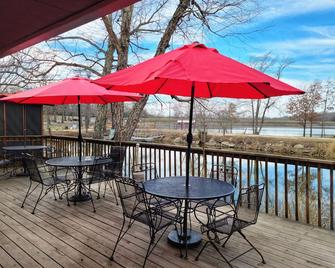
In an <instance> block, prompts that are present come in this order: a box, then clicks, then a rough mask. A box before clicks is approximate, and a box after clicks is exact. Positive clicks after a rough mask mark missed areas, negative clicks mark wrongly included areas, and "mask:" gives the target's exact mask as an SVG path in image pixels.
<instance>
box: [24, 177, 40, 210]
mask: <svg viewBox="0 0 335 268" xmlns="http://www.w3.org/2000/svg"><path fill="white" fill-rule="evenodd" d="M29 183H30V184H29V188H28V191H27V193H26V196H25V197H24V199H23V202H22V205H21V208H23V207H24V203H25V202H26V199H27V197H28V195H29V194H31V193H32V192H33V191H35V189H36V188H37V186H38V185H36V186H35V188H34V190H32V191H31V193H29V191H30V188H31V186H32V182H31V180H29Z"/></svg>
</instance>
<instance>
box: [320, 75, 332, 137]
mask: <svg viewBox="0 0 335 268" xmlns="http://www.w3.org/2000/svg"><path fill="white" fill-rule="evenodd" d="M322 87H323V90H322V92H323V94H322V105H323V111H322V115H321V137H325V136H326V129H325V120H326V114H327V112H330V111H334V109H335V80H330V79H329V80H327V81H326V82H325V84H323V86H322Z"/></svg>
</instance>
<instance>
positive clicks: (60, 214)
mask: <svg viewBox="0 0 335 268" xmlns="http://www.w3.org/2000/svg"><path fill="white" fill-rule="evenodd" d="M27 186H28V179H27V178H25V177H20V178H14V177H13V178H10V179H0V266H1V267H29V268H31V267H92V268H93V267H141V266H142V263H143V260H144V255H145V252H146V247H147V245H148V244H147V242H148V232H147V228H146V226H144V225H142V224H138V223H135V224H134V226H133V228H132V229H131V230H130V231H129V235H126V236H125V238H124V239H123V240H122V241H121V243H120V246H119V247H118V249H117V251H116V254H115V261H114V262H112V261H110V260H109V258H108V257H109V256H110V254H111V252H112V250H113V246H114V243H115V241H116V238H117V235H118V231H119V229H120V227H121V224H122V213H121V207H120V206H117V205H116V204H115V202H114V200H113V196H112V195H107V197H106V198H105V199H103V198H102V199H100V200H94V201H95V205H96V209H97V212H96V213H93V212H92V206H91V203H90V202H83V203H78V204H77V205H76V206H74V205H71V206H70V207H68V206H67V205H66V201H65V200H57V201H55V200H54V199H53V196H52V194H49V195H48V196H46V198H45V199H44V200H42V201H41V202H40V204H39V205H38V207H37V209H36V212H35V215H32V214H31V213H30V212H31V210H32V206H33V205H34V198H36V197H37V193H35V194H33V195H32V197H31V198H29V199H28V200H27V202H26V205H25V207H24V208H23V209H22V208H21V207H20V206H21V201H22V199H23V197H24V194H25V191H26V189H27ZM197 227H198V226H197V224H196V223H194V228H197ZM245 233H246V235H247V236H248V237H249V238H250V240H251V241H252V242H254V244H255V245H256V246H257V248H258V249H259V250H261V252H262V253H263V254H264V257H265V259H266V261H267V263H266V264H265V265H260V264H259V261H260V260H259V257H258V255H257V254H255V253H254V252H250V253H248V254H247V255H245V256H243V257H241V258H240V259H238V260H237V261H234V262H233V265H234V266H235V267H248V268H251V267H259V266H262V267H265V268H270V267H278V268H279V267H292V268H296V267H310V268H314V267H335V232H334V231H328V230H324V229H319V228H317V227H313V226H310V225H304V224H301V223H297V222H293V221H288V220H284V219H281V218H278V217H273V216H269V215H265V214H261V215H260V216H259V220H258V223H257V224H256V225H255V226H252V227H250V228H249V229H246V230H245ZM247 248H248V245H247V244H246V243H245V242H244V241H243V240H242V239H240V238H239V237H238V236H237V235H236V236H233V238H232V239H231V241H230V242H229V243H228V245H227V247H226V249H224V254H225V255H226V256H227V257H233V256H235V255H237V254H238V253H239V252H242V251H243V250H245V249H247ZM198 250H199V248H196V249H190V250H189V258H188V259H187V260H184V259H181V258H180V257H179V250H178V249H176V248H174V247H172V246H170V245H169V244H168V243H167V242H166V237H163V238H162V241H160V243H159V244H158V246H157V247H156V248H155V250H154V251H153V253H152V254H151V255H150V257H149V259H148V262H147V267H199V268H200V267H205V268H211V267H228V266H227V265H226V264H225V263H224V262H223V261H222V260H221V258H220V256H219V255H218V254H217V253H216V252H215V251H214V249H212V248H211V247H208V248H207V249H206V250H205V252H204V253H203V255H202V256H201V257H200V260H199V261H195V260H194V257H195V256H196V254H197V252H198Z"/></svg>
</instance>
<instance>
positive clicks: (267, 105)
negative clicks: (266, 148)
mask: <svg viewBox="0 0 335 268" xmlns="http://www.w3.org/2000/svg"><path fill="white" fill-rule="evenodd" d="M251 62H252V63H251V66H252V67H253V68H256V69H258V70H259V71H261V72H264V73H267V72H269V73H274V74H275V77H276V78H277V79H280V78H281V76H282V74H283V72H284V70H285V69H286V68H287V67H288V66H289V65H290V64H292V63H293V61H292V60H291V59H289V58H283V59H278V58H274V57H273V56H272V54H271V52H268V53H266V54H264V55H262V56H260V57H254V58H253V59H252V60H251ZM276 100H277V98H267V99H265V100H252V101H251V113H252V133H253V134H256V135H259V134H260V132H261V131H262V128H263V125H264V120H265V116H266V113H267V112H268V111H269V110H270V109H271V108H272V107H273V106H274V105H275V104H276Z"/></svg>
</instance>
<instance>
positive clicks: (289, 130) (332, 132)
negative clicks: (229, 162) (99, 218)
mask: <svg viewBox="0 0 335 268" xmlns="http://www.w3.org/2000/svg"><path fill="white" fill-rule="evenodd" d="M208 132H209V133H222V130H219V129H209V130H208ZM233 133H235V134H252V129H251V128H250V127H236V128H233ZM302 134H303V129H302V128H298V127H263V128H262V131H261V134H260V135H270V136H271V135H272V136H302ZM306 136H309V129H306ZM313 136H315V137H318V136H319V137H320V136H321V128H320V127H315V128H313ZM326 136H335V127H330V128H326Z"/></svg>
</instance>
